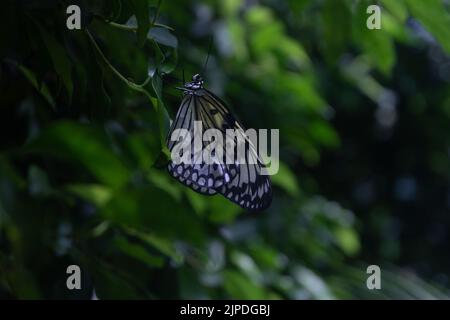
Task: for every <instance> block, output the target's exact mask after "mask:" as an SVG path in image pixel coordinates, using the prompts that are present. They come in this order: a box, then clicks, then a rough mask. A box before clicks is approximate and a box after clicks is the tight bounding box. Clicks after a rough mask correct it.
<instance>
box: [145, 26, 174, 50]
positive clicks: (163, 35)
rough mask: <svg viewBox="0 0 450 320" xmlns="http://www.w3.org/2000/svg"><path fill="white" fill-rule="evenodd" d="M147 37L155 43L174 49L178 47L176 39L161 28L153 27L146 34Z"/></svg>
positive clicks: (165, 29)
mask: <svg viewBox="0 0 450 320" xmlns="http://www.w3.org/2000/svg"><path fill="white" fill-rule="evenodd" d="M148 37H149V38H151V39H153V40H155V41H156V42H158V43H160V44H162V45H165V46H168V47H171V48H174V49H176V48H177V47H178V40H177V38H176V37H175V36H174V35H173V34H172V33H171V32H170V31H169V30H168V29H167V28H163V27H153V28H151V29H150V31H149V32H148Z"/></svg>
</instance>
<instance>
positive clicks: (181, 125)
mask: <svg viewBox="0 0 450 320" xmlns="http://www.w3.org/2000/svg"><path fill="white" fill-rule="evenodd" d="M178 89H181V90H182V91H183V100H182V102H181V105H180V107H179V109H178V112H177V114H176V117H175V120H174V121H173V123H172V125H171V127H170V130H169V134H168V138H167V146H168V149H169V151H170V152H171V154H172V159H171V160H170V161H169V164H168V166H167V168H168V171H169V173H170V174H171V175H172V176H173V177H174V178H176V179H177V180H178V181H179V182H181V183H183V184H184V185H186V186H188V187H190V188H191V189H193V190H194V191H196V192H199V193H201V194H204V195H214V194H217V193H218V194H222V195H223V196H225V197H226V198H227V199H229V200H231V201H232V202H234V203H236V204H238V205H239V206H241V207H242V208H244V209H246V210H248V211H260V210H264V209H266V208H267V207H268V206H269V205H270V203H271V201H272V186H271V182H270V179H269V176H268V175H265V174H262V169H263V168H265V165H264V163H263V162H262V161H261V159H260V157H259V155H258V153H257V151H256V148H255V146H254V144H253V143H252V141H251V140H250V139H249V137H248V136H247V135H246V133H245V130H244V128H243V126H242V125H241V124H240V122H239V121H238V120H236V119H235V117H234V116H233V115H232V114H231V113H230V111H229V109H228V108H227V107H226V105H225V103H224V102H223V101H222V100H221V99H220V98H219V97H217V96H216V95H215V94H214V93H212V92H211V91H209V90H207V89H206V88H204V86H203V79H202V77H201V76H200V75H199V74H195V75H194V76H193V77H192V81H190V82H186V83H185V84H184V86H183V87H181V88H178ZM199 121H200V122H201V124H202V128H201V130H195V125H196V123H199ZM179 129H185V130H184V132H185V133H186V134H185V135H182V134H180V131H181V130H179ZM208 129H217V130H219V132H220V133H222V134H223V137H224V140H227V144H224V145H219V148H220V149H219V150H218V151H221V152H214V150H213V151H212V152H211V157H210V159H209V161H208V162H207V163H206V161H204V159H202V151H203V150H202V149H204V148H207V147H208V145H207V144H208V143H207V142H205V141H204V140H203V138H202V137H201V136H202V135H203V134H205V133H206V132H208V131H207V130H208ZM230 129H234V130H233V131H232V132H234V135H233V136H231V135H230V134H229V132H230ZM227 138H228V139H227ZM195 139H199V140H197V141H201V142H200V143H201V144H202V148H201V149H197V150H195V148H192V147H189V146H190V145H192V144H195ZM228 142H231V143H230V144H229V143H228ZM242 143H243V144H242ZM180 144H184V145H186V146H188V147H187V151H188V152H187V153H186V156H187V157H188V160H189V161H181V162H180V161H174V158H173V155H174V153H177V152H179V151H178V149H176V148H177V146H180ZM242 146H243V147H244V151H245V152H244V156H242V155H241V157H240V158H238V157H237V156H235V155H236V154H239V153H238V149H239V148H240V147H242ZM185 151H186V150H184V151H182V152H181V153H182V154H184V152H185ZM189 151H190V152H189ZM227 156H229V159H231V161H226V160H227Z"/></svg>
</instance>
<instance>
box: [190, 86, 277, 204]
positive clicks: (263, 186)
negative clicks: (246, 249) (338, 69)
mask: <svg viewBox="0 0 450 320" xmlns="http://www.w3.org/2000/svg"><path fill="white" fill-rule="evenodd" d="M205 91H206V94H204V95H202V96H201V97H200V98H199V100H200V105H201V106H202V110H205V112H211V110H217V112H212V113H214V114H215V115H216V119H218V120H217V121H215V122H214V123H213V124H214V125H215V126H216V128H220V129H221V131H222V132H224V133H225V134H226V129H234V132H236V133H237V136H240V137H239V138H240V139H235V140H234V143H235V146H237V144H238V143H240V142H239V141H241V142H242V141H245V162H244V163H242V161H241V162H237V163H236V164H235V165H231V167H230V168H231V169H230V170H233V171H236V172H237V174H235V175H233V178H232V179H231V181H230V182H229V183H226V184H223V185H222V186H221V187H220V188H218V189H217V191H218V192H220V193H221V194H223V195H224V196H225V197H226V198H228V199H229V200H231V201H233V202H234V203H236V204H238V205H240V206H241V207H243V208H245V209H247V210H251V211H258V210H263V209H265V208H267V207H268V206H269V205H270V203H271V202H272V186H271V182H270V178H269V176H268V175H263V174H262V168H264V167H265V166H264V164H263V162H262V161H261V159H260V157H259V156H258V153H257V151H256V148H255V146H254V144H253V143H252V141H251V140H250V139H249V138H248V137H247V136H246V134H245V130H244V128H243V126H242V125H241V124H240V123H239V121H237V120H236V119H235V118H234V117H233V115H232V114H231V113H230V111H229V110H228V108H227V107H226V106H225V103H224V102H223V101H222V100H221V99H220V98H218V97H217V96H216V95H214V94H213V93H212V92H210V91H208V90H206V89H205ZM236 150H237V148H235V154H237V152H236ZM224 152H226V150H224Z"/></svg>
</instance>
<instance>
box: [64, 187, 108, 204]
mask: <svg viewBox="0 0 450 320" xmlns="http://www.w3.org/2000/svg"><path fill="white" fill-rule="evenodd" d="M66 189H67V190H68V191H70V192H72V193H74V194H76V195H77V196H79V197H80V198H82V199H84V200H87V201H90V202H92V203H93V204H95V205H96V206H98V207H101V206H103V205H104V204H105V203H107V202H108V201H109V199H111V196H112V192H111V190H110V189H109V188H108V187H105V186H103V185H100V184H72V185H68V186H67V187H66Z"/></svg>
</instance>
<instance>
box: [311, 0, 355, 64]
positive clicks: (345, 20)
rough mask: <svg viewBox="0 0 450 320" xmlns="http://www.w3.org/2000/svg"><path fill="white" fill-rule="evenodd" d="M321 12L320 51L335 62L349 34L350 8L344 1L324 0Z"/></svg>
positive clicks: (340, 54) (342, 50) (341, 52)
mask: <svg viewBox="0 0 450 320" xmlns="http://www.w3.org/2000/svg"><path fill="white" fill-rule="evenodd" d="M321 14H322V20H321V24H320V25H319V26H321V27H322V29H323V30H322V35H323V36H322V39H321V40H322V42H321V45H322V48H323V50H322V53H323V54H324V56H325V58H326V59H327V60H328V61H329V62H330V63H335V62H337V61H338V60H339V59H340V57H341V56H342V54H343V53H344V50H345V49H346V46H347V44H348V38H349V36H350V34H351V32H350V27H351V25H350V21H351V13H350V9H349V8H348V6H347V4H346V2H345V1H336V0H326V1H325V4H324V6H323V8H322V9H321Z"/></svg>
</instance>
